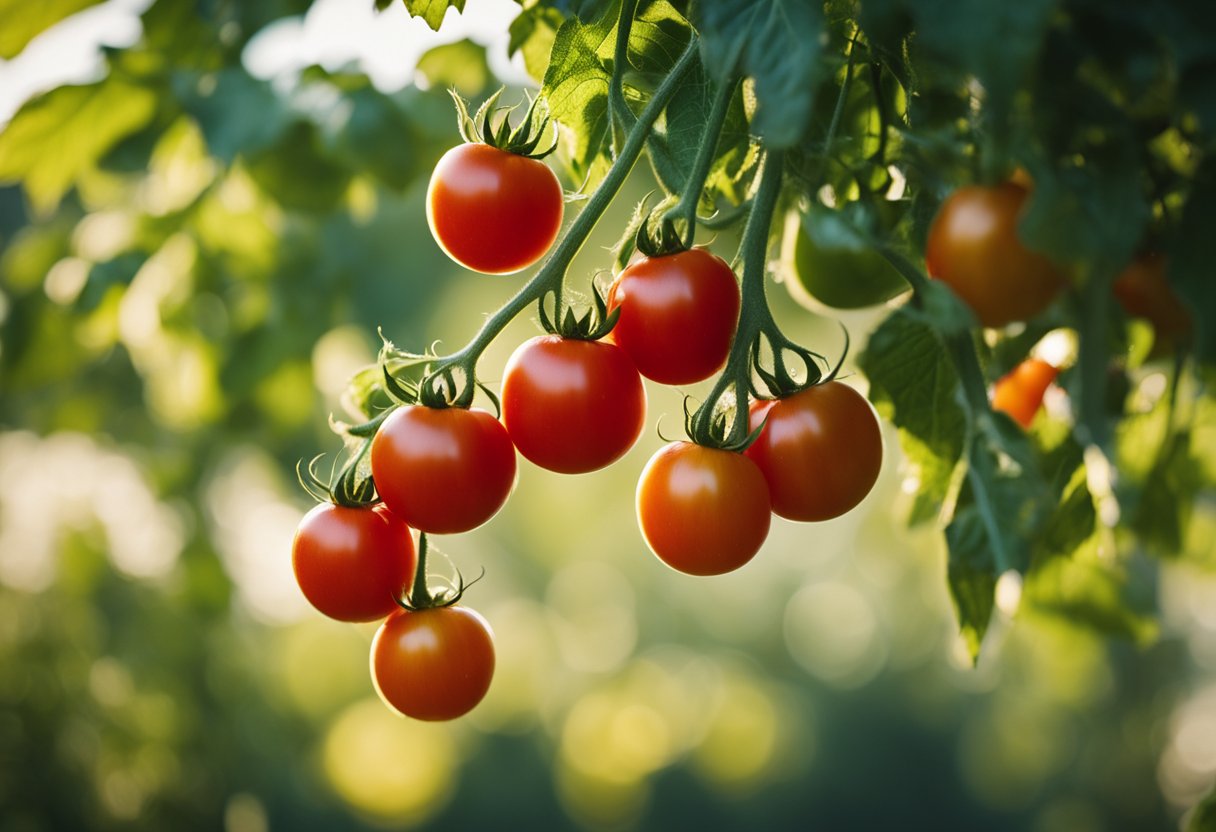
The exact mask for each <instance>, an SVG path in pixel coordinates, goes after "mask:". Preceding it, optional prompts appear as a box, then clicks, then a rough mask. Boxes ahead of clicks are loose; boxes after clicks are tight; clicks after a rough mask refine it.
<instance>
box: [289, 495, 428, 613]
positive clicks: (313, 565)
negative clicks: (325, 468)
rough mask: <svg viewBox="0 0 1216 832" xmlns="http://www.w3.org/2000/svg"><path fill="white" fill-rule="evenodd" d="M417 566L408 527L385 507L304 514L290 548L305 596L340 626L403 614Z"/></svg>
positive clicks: (324, 506) (323, 507) (328, 507)
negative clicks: (404, 598) (400, 610)
mask: <svg viewBox="0 0 1216 832" xmlns="http://www.w3.org/2000/svg"><path fill="white" fill-rule="evenodd" d="M417 561H418V555H417V553H416V552H415V551H414V541H413V538H411V537H410V530H409V527H408V526H406V525H405V523H403V522H402V521H401V520H400V519H399V518H397V516H396V515H394V514H392V513H391V512H390V511H389V510H388V509H386V508H385V507H384V506H382V505H378V506H375V507H374V508H348V507H346V506H338V505H334V504H333V503H320V504H318V505H316V506H314V507H313V509H312V511H310V512H308V514H306V515H304V519H303V520H301V521H300V526H299V528H297V529H296V536H295V539H294V540H293V541H292V543H291V565H292V568H293V569H294V570H295V573H296V582H297V583H298V584H299V585H300V591H301V592H303V593H304V597H305V598H307V599H308V601H309V603H311V604H312V605H313V606H314V607H316V608H317V610H318V611H319V612H321V613H323V614H324V615H328V616H329V617H330V618H336V619H337V620H339V621H375V620H377V619H380V618H384V616H386V615H388V614H389V613H390V612H392V611H393V610H395V609H398V607H397V600H396V599H397V598H400V597H401V596H402V595H403V594H405V593H406V592H408V591H409V588H410V585H411V584H412V583H413V581H414V567H415V565H416V564H417Z"/></svg>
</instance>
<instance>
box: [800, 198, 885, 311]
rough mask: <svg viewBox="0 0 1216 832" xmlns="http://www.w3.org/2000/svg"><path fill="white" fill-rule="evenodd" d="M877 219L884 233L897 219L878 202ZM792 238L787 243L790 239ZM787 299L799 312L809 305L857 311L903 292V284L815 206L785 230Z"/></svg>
mask: <svg viewBox="0 0 1216 832" xmlns="http://www.w3.org/2000/svg"><path fill="white" fill-rule="evenodd" d="M877 205H878V206H879V211H878V213H880V214H883V215H885V216H881V217H879V218H878V221H879V224H881V225H883V226H885V227H883V228H880V229H879V232H880V233H885V232H887V231H889V229H890V227H891V226H893V225H894V224H895V221H896V220H897V219H898V214H897V212H896V210H895V208H894V207H891V208H886V207H884V206H886V205H892V203H886V202H879V203H877ZM791 238H792V239H791ZM786 249H787V252H788V255H787V257H786V262H787V263H788V264H789V266H790V268H789V272H790V279H789V280H787V281H786V283H787V285H788V287H789V290H790V294H791V295H793V297H794V299H795V300H797V301H798V302H799V303H801V304H803V305H804V306H814V305H815V304H814V303H811V302H809V301H810V300H811V299H813V300H814V301H815V302H818V303H819V304H822V305H823V306H829V307H831V308H833V309H861V308H863V307H866V306H874V305H876V304H879V303H882V302H884V301H887V300H890V299H891V298H893V297H895V296H896V295H899V294H902V293H903V292H905V291H907V290H908V282H907V281H906V280H904V279H903V277H902V276H901V275H900V274H899V272H897V271H896V270H895V269H894V268H892V266H891V264H889V263H888V262H887V261H886V260H884V259H883V258H882V255H880V254H879V253H878V252H876V251H874V250H873V249H872V248H870V247H869V246H868V245H867V244H866V241H865V240H863V239H861V238H860V237H858V236H857V235H856V234H853V233H851V232H850V231H849V230H848V228H847V226H846V225H845V223H844V222H843V221H842V220H841V219H840V218H839V217H837V216H835V213H834V212H833V211H832V210H831V209H829V208H824V207H822V206H819V205H815V206H812V208H811V210H810V211H808V212H807V213H806V214H804V215H802V216H801V217H800V218H798V219H797V220H796V221H795V220H791V221H790V222H789V223H788V224H787V226H786Z"/></svg>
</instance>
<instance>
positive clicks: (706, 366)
mask: <svg viewBox="0 0 1216 832" xmlns="http://www.w3.org/2000/svg"><path fill="white" fill-rule="evenodd" d="M608 309H609V311H612V310H616V309H619V310H620V318H619V319H618V320H617V323H616V327H615V328H614V329H613V330H612V338H613V340H614V341H616V343H617V344H618V345H619V346H620V347H621V349H623V350H624V351H625V352H626V353H628V354H629V357H630V358H632V359H633V363H634V364H636V365H637V368H638V372H640V373H641V374H642V375H644V376H646V378H649V379H652V380H654V381H657V382H660V383H662V384H691V383H693V382H695V381H701V380H702V379H705V378H708V377H709V376H711V375H713V374H714V373H715V372H717V371H718V370H719V369H721V368H722V364H723V362H725V361H726V356H727V353H728V352H729V351H730V344H731V338H732V337H733V336H734V334H735V325H736V324H737V323H738V320H739V287H738V285H737V284H736V282H735V273H734V272H733V271H731V268H730V266H729V265H727V263H726V261H725V260H723V259H722V258H721V257H718V256H716V255H714V254H712V253H710V252H708V251H706V250H705V249H699V248H694V249H689V250H687V251H680V252H676V253H673V254H664V255H661V256H658V257H642V258H641V259H640V260H638V261H637V262H635V263H633V264H632V265H630V266H628V267H627V268H626V269H625V270H624V271H622V272H621V273H620V275H618V276H617V278H616V280H615V281H614V282H613V284H612V288H611V289H610V290H609V293H608Z"/></svg>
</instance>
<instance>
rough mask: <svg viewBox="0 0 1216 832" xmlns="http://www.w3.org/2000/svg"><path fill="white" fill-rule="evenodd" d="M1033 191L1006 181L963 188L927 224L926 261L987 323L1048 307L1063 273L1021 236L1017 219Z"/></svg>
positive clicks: (1029, 315)
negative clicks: (1024, 241)
mask: <svg viewBox="0 0 1216 832" xmlns="http://www.w3.org/2000/svg"><path fill="white" fill-rule="evenodd" d="M1028 194H1029V191H1028V190H1027V189H1026V188H1025V187H1024V186H1022V185H1019V184H1016V183H1014V182H1006V183H1004V184H1001V185H996V186H993V187H983V186H980V185H972V186H970V187H966V188H959V189H958V190H957V191H955V192H954V193H952V194H951V195H950V196H949V197H947V198H946V201H945V202H943V203H942V206H941V208H940V209H939V210H938V212H937V216H936V217H934V218H933V223H932V225H930V226H929V239H928V241H927V242H926V244H925V262H926V264H927V266H928V269H929V274H930V276H932V277H935V278H937V279H938V280H941V281H942V282H944V283H946V284H948V285H949V286H950V288H951V289H953V290H954V292H955V293H956V294H957V295H958V296H959V297H960V298H962V299H963V300H964V301H966V303H967V304H968V305H969V306H970V307H971V308H972V309H973V310H974V311H975V314H976V317H978V318H979V320H980V323H982V324H983V325H984V326H991V327H999V326H1005V325H1006V324H1009V323H1012V322H1013V321H1025V320H1028V319H1029V318H1033V317H1034V316H1035V315H1038V314H1039V313H1040V312H1042V311H1043V310H1044V309H1046V308H1047V307H1048V306H1049V305H1050V304H1051V302H1052V300H1054V299H1055V297H1056V295H1057V294H1059V292H1060V290H1061V289H1062V288H1063V287H1064V283H1065V280H1064V276H1063V275H1062V274H1061V273H1060V271H1059V270H1058V269H1057V268H1056V267H1055V266H1054V265H1053V264H1052V262H1051V261H1050V260H1048V259H1047V258H1046V257H1045V256H1043V255H1042V254H1039V253H1037V252H1034V251H1031V250H1030V249H1028V248H1026V246H1024V245H1023V244H1022V241H1021V240H1020V239H1018V220H1019V219H1020V218H1021V214H1022V209H1023V207H1024V206H1025V203H1026V197H1027V195H1028Z"/></svg>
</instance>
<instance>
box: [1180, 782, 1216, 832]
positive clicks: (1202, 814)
mask: <svg viewBox="0 0 1216 832" xmlns="http://www.w3.org/2000/svg"><path fill="white" fill-rule="evenodd" d="M1186 832H1216V789H1213V790H1212V791H1210V792H1208V794H1207V796H1206V797H1204V798H1203V800H1201V801H1199V804H1198V805H1197V806H1196V807H1195V808H1194V809H1192V810H1191V818H1190V820H1189V821H1187V824H1186Z"/></svg>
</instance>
